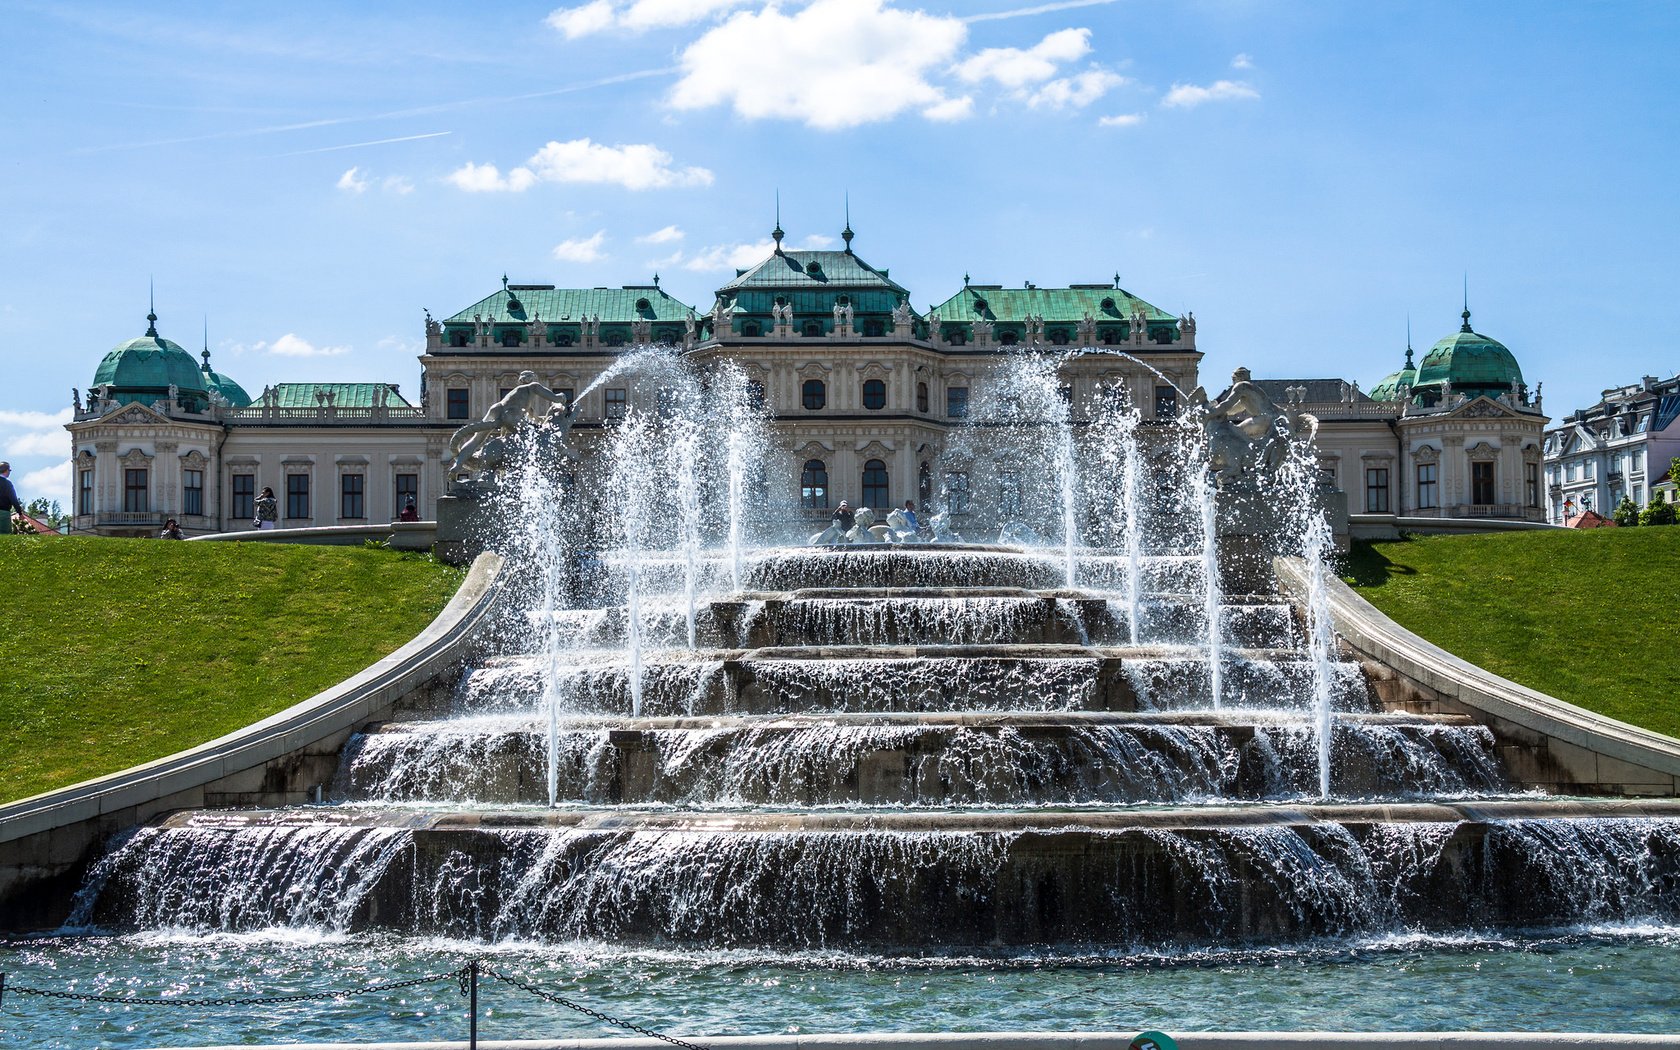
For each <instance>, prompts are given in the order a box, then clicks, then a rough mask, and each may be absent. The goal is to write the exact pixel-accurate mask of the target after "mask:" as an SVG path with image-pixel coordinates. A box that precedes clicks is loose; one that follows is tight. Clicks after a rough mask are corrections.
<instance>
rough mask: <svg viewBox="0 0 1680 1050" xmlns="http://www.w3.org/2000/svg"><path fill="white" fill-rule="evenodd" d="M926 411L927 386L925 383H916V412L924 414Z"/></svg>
mask: <svg viewBox="0 0 1680 1050" xmlns="http://www.w3.org/2000/svg"><path fill="white" fill-rule="evenodd" d="M927 410H928V385H927V384H926V383H917V384H916V411H918V412H924V413H925V412H926V411H927Z"/></svg>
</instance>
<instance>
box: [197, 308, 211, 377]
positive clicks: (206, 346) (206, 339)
mask: <svg viewBox="0 0 1680 1050" xmlns="http://www.w3.org/2000/svg"><path fill="white" fill-rule="evenodd" d="M199 356H200V357H202V358H204V364H202V365H200V366H199V370H200V371H202V372H203V373H204V374H205V375H209V374H210V315H209V314H205V315H204V353H202V354H200V355H199Z"/></svg>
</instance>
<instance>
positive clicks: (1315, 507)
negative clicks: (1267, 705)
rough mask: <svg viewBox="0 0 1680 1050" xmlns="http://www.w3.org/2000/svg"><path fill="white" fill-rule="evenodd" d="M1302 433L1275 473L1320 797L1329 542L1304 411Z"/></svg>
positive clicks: (1328, 725)
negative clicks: (1301, 590)
mask: <svg viewBox="0 0 1680 1050" xmlns="http://www.w3.org/2000/svg"><path fill="white" fill-rule="evenodd" d="M1305 422H1306V423H1307V433H1306V434H1305V435H1303V436H1302V439H1301V440H1298V441H1295V442H1293V443H1292V444H1291V447H1290V453H1289V458H1288V459H1287V460H1286V461H1285V463H1284V466H1283V469H1282V470H1281V471H1279V472H1278V476H1277V481H1278V483H1279V487H1280V488H1281V489H1282V495H1283V496H1284V500H1283V502H1282V503H1281V505H1282V506H1284V507H1288V508H1290V509H1291V511H1292V512H1293V514H1294V517H1295V521H1294V523H1293V524H1294V529H1293V532H1294V533H1295V535H1296V537H1297V542H1298V544H1299V550H1298V553H1299V555H1300V558H1301V560H1302V562H1303V564H1304V565H1305V567H1306V594H1305V596H1304V598H1305V601H1304V603H1303V604H1304V613H1305V618H1306V633H1307V652H1308V653H1309V655H1310V657H1311V661H1312V669H1313V721H1314V724H1315V725H1316V726H1317V729H1318V792H1319V796H1320V797H1321V798H1326V799H1328V798H1329V797H1330V763H1331V740H1332V738H1333V733H1332V728H1333V727H1332V715H1331V710H1330V708H1331V699H1330V698H1331V694H1332V691H1333V688H1334V683H1333V679H1334V675H1335V672H1334V669H1333V653H1334V652H1335V639H1334V637H1333V632H1332V628H1331V623H1330V598H1329V593H1328V590H1327V588H1326V587H1325V573H1326V572H1327V571H1328V568H1327V565H1328V561H1329V554H1330V550H1331V546H1332V540H1331V536H1330V523H1329V521H1328V520H1327V519H1326V518H1325V515H1324V508H1323V504H1322V502H1321V501H1320V500H1319V498H1318V469H1317V467H1318V457H1317V455H1316V454H1315V453H1314V451H1313V444H1312V439H1313V436H1314V434H1316V433H1317V430H1318V421H1317V420H1316V419H1313V418H1312V417H1310V416H1308V417H1306V419H1305Z"/></svg>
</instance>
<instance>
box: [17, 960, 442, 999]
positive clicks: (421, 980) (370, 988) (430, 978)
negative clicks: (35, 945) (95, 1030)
mask: <svg viewBox="0 0 1680 1050" xmlns="http://www.w3.org/2000/svg"><path fill="white" fill-rule="evenodd" d="M466 973H467V971H466V969H465V968H462V969H459V970H450V971H449V972H448V973H434V974H427V975H426V976H425V977H414V978H410V979H409V980H406V981H392V982H390V983H389V984H370V985H365V986H363V987H361V988H353V989H351V990H350V991H347V992H309V993H305V994H302V995H266V996H255V997H246V998H223V999H135V998H130V997H127V996H121V995H84V994H82V993H81V992H49V991H47V990H46V989H45V988H19V987H16V986H15V985H14V986H7V987H6V993H7V994H9V995H33V996H35V997H36V998H38V999H73V1000H75V1001H77V1002H83V1003H115V1004H117V1005H118V1006H266V1005H271V1004H278V1003H307V1002H314V1001H319V1000H325V999H344V998H348V997H350V996H353V995H372V994H374V993H376V992H389V991H394V990H396V989H398V988H412V987H414V986H415V985H419V984H432V983H434V982H437V981H459V982H461V983H462V986H463V987H464V986H465V982H466V980H467V978H466Z"/></svg>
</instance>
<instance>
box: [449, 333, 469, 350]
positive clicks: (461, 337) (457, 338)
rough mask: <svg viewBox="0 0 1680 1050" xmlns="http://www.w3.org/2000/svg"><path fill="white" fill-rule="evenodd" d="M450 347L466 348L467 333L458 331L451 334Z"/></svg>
mask: <svg viewBox="0 0 1680 1050" xmlns="http://www.w3.org/2000/svg"><path fill="white" fill-rule="evenodd" d="M449 345H450V346H466V345H467V333H465V332H463V331H461V330H460V329H456V330H455V331H453V332H450V333H449Z"/></svg>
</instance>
